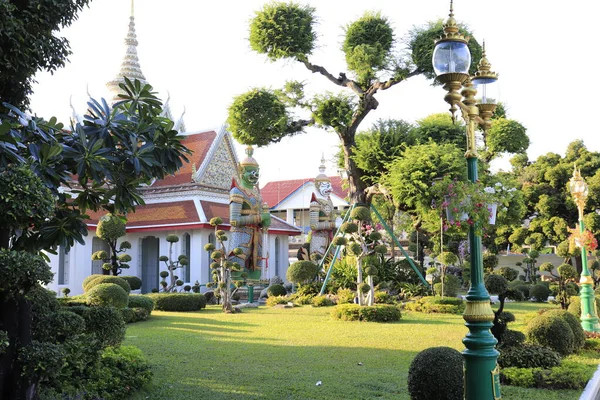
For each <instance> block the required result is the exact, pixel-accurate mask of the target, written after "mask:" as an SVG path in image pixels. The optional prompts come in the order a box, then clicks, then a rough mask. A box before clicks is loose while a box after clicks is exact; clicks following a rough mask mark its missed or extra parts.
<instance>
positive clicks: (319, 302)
mask: <svg viewBox="0 0 600 400" xmlns="http://www.w3.org/2000/svg"><path fill="white" fill-rule="evenodd" d="M311 304H312V306H313V307H330V306H334V305H335V301H333V300H332V299H331V297H330V296H329V295H326V294H324V295H322V296H315V297H313V299H312V303H311Z"/></svg>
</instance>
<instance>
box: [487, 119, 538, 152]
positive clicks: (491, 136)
mask: <svg viewBox="0 0 600 400" xmlns="http://www.w3.org/2000/svg"><path fill="white" fill-rule="evenodd" d="M486 144H487V147H488V151H489V152H490V153H493V154H500V153H524V152H525V151H526V150H527V148H528V147H529V137H528V136H527V129H526V128H525V127H524V126H523V125H521V124H520V123H519V122H517V121H514V120H511V119H505V118H498V119H493V120H492V126H491V128H490V129H489V130H488V132H487V137H486Z"/></svg>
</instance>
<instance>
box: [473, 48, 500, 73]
mask: <svg viewBox="0 0 600 400" xmlns="http://www.w3.org/2000/svg"><path fill="white" fill-rule="evenodd" d="M481 47H482V53H481V60H479V64H478V65H477V72H475V78H489V79H494V80H495V79H498V74H497V73H496V72H494V71H492V64H490V62H489V61H488V59H487V54H486V53H485V40H484V41H483V44H482V46H481Z"/></svg>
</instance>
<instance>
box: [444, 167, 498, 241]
mask: <svg viewBox="0 0 600 400" xmlns="http://www.w3.org/2000/svg"><path fill="white" fill-rule="evenodd" d="M436 186H437V190H436V192H437V195H438V196H437V197H438V198H439V199H440V200H441V201H440V202H439V207H438V208H439V210H440V213H441V214H442V216H443V217H444V216H445V224H444V227H445V229H449V228H451V227H454V228H459V229H461V228H464V227H469V226H474V227H475V234H477V235H481V234H482V232H483V229H484V227H485V226H487V225H489V224H490V223H493V218H494V217H495V210H496V204H497V203H498V199H497V197H498V196H497V195H496V191H495V189H494V188H489V187H484V186H483V184H482V183H481V182H480V181H477V182H470V181H459V180H457V179H452V180H450V179H448V178H445V179H444V180H443V181H442V182H439V183H437V184H436Z"/></svg>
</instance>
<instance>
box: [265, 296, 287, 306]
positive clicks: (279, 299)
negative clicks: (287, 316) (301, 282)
mask: <svg viewBox="0 0 600 400" xmlns="http://www.w3.org/2000/svg"><path fill="white" fill-rule="evenodd" d="M288 302H290V299H289V298H288V297H286V296H269V297H268V298H267V303H266V304H267V306H268V307H273V306H276V305H278V304H287V303H288Z"/></svg>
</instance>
